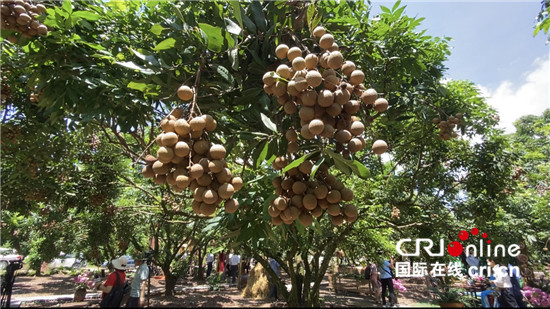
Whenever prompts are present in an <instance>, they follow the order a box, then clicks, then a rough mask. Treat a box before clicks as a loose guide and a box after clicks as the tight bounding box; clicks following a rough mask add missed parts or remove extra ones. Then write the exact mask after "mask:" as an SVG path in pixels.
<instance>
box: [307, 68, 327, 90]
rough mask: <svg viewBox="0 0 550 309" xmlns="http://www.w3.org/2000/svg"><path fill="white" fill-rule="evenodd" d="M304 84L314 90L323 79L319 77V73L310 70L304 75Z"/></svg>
mask: <svg viewBox="0 0 550 309" xmlns="http://www.w3.org/2000/svg"><path fill="white" fill-rule="evenodd" d="M306 82H307V84H308V85H310V86H311V87H313V88H315V87H317V86H319V85H321V83H322V82H323V77H322V76H321V73H319V72H318V71H316V70H311V71H309V72H307V74H306Z"/></svg>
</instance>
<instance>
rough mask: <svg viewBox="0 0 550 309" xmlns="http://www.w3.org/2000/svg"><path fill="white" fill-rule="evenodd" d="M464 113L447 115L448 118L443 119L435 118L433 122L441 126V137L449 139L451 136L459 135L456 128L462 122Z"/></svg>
mask: <svg viewBox="0 0 550 309" xmlns="http://www.w3.org/2000/svg"><path fill="white" fill-rule="evenodd" d="M462 116H463V115H462V113H457V114H456V115H454V116H453V115H451V116H449V117H447V120H441V119H440V118H434V119H433V123H434V124H436V125H437V127H438V128H439V134H438V136H439V139H443V140H446V141H448V140H449V139H451V138H456V137H458V133H456V132H455V131H454V129H455V128H456V127H457V126H458V125H459V124H460V120H461V119H462Z"/></svg>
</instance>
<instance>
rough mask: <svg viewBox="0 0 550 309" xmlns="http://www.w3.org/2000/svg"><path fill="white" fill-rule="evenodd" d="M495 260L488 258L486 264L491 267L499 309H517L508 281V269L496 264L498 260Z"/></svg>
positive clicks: (510, 283)
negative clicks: (497, 294) (498, 294)
mask: <svg viewBox="0 0 550 309" xmlns="http://www.w3.org/2000/svg"><path fill="white" fill-rule="evenodd" d="M495 260H496V258H488V259H487V264H488V265H489V266H490V267H492V274H493V275H494V276H495V280H494V281H493V282H494V284H495V286H496V288H497V291H498V292H499V293H500V296H499V297H498V304H499V307H503V308H519V305H518V303H517V302H516V299H515V297H514V292H513V290H512V282H511V280H510V276H509V275H508V268H507V267H506V266H501V265H500V264H499V263H498V262H500V260H497V261H495Z"/></svg>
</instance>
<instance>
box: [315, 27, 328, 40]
mask: <svg viewBox="0 0 550 309" xmlns="http://www.w3.org/2000/svg"><path fill="white" fill-rule="evenodd" d="M325 33H326V31H325V28H323V26H317V27H315V29H313V36H314V37H317V38H320V37H322V36H323V35H324V34H325Z"/></svg>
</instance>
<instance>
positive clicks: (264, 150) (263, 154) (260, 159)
mask: <svg viewBox="0 0 550 309" xmlns="http://www.w3.org/2000/svg"><path fill="white" fill-rule="evenodd" d="M262 143H263V144H264V147H263V148H262V152H260V154H259V155H258V158H257V159H256V163H255V166H256V168H258V167H259V166H260V165H261V164H262V162H264V160H265V157H266V156H267V150H268V149H269V143H268V142H267V140H265V141H262ZM262 143H260V144H258V145H261V144H262Z"/></svg>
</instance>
